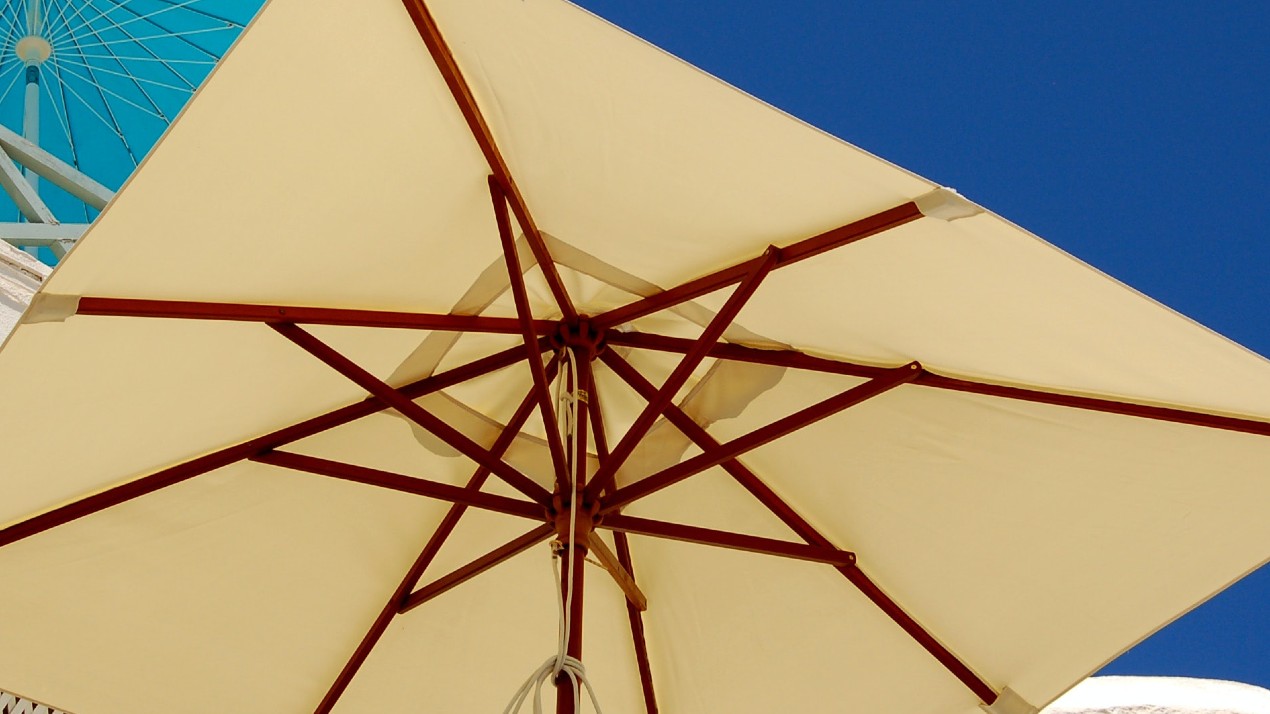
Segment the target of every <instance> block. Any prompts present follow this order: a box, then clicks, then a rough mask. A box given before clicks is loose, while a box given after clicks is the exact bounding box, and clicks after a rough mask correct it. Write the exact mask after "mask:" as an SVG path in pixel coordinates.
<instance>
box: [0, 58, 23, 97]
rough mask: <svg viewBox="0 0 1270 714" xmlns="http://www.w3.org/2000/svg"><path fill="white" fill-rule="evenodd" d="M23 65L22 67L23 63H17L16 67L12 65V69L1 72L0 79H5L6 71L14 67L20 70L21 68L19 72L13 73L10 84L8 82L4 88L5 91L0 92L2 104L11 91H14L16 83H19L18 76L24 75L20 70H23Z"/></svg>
mask: <svg viewBox="0 0 1270 714" xmlns="http://www.w3.org/2000/svg"><path fill="white" fill-rule="evenodd" d="M21 67H22V65H20V64H19V65H16V66H15V67H11V68H10V69H6V70H4V71H3V72H0V80H3V79H4V75H5V74H6V73H8V72H10V71H12V70H13V69H18V70H19V71H17V72H14V73H13V79H11V80H9V84H8V86H6V87H5V88H4V92H2V93H0V104H4V100H5V99H7V98H8V97H9V92H12V91H13V87H14V85H16V84H17V83H18V78H19V77H21V76H22V72H21V71H20V70H21Z"/></svg>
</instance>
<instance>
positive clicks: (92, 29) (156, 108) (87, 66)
mask: <svg viewBox="0 0 1270 714" xmlns="http://www.w3.org/2000/svg"><path fill="white" fill-rule="evenodd" d="M88 1H89V2H90V3H91V2H92V0H88ZM88 30H89V32H90V33H91V34H92V36H93V37H96V38H97V39H99V40H100V39H102V36H101V35H100V34H99V33H98V31H97V28H95V27H93V26H92V25H91V24H89V26H88ZM123 32H124V34H128V31H127V30H124V31H123ZM75 45H76V46H77V47H78V45H79V43H78V42H76V43H75ZM81 54H82V53H81ZM112 54H113V53H112ZM63 59H64V60H68V61H69V60H70V59H71V58H70V57H63ZM114 62H115V64H116V65H118V66H119V68H120V69H121V70H123V72H115V71H112V70H110V69H108V68H106V67H97V68H96V69H97V71H98V72H102V73H104V74H112V75H117V76H120V77H123V78H125V79H127V80H128V81H130V82H132V84H133V86H134V87H136V88H137V91H138V92H140V93H141V96H143V97H145V98H146V101H147V102H148V103H149V104H150V108H152V109H153V110H154V111H155V113H157V114H158V115H159V116H160V118H162V119H163V120H164V121H167V120H168V119H167V115H166V114H165V113H164V111H163V109H162V108H160V107H159V103H158V102H156V101H154V97H152V96H150V93H149V92H147V91H146V89H145V87H143V86H141V83H140V82H138V81H137V78H136V76H134V75H133V74H131V73H129V72H128V68H127V67H126V66H124V64H123V63H122V62H120V61H119V60H118V59H115V60H114ZM82 66H83V67H84V68H85V69H87V70H88V71H89V72H90V73H91V72H92V71H93V66H92V65H90V64H88V63H82ZM178 91H181V90H180V89H178Z"/></svg>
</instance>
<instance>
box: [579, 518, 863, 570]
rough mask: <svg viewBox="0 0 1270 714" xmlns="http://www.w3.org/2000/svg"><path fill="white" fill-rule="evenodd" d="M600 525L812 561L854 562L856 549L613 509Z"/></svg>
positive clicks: (600, 526)
mask: <svg viewBox="0 0 1270 714" xmlns="http://www.w3.org/2000/svg"><path fill="white" fill-rule="evenodd" d="M597 527H599V528H606V529H608V530H613V531H622V532H625V533H637V534H639V535H648V536H653V537H655V538H666V539H668V540H678V541H683V542H685V543H698V544H700V545H711V546H715V547H717V548H728V549H730V550H744V551H748V552H750V553H760V554H763V555H775V556H779V557H782V558H793V559H795V560H806V561H810V562H812V563H828V564H829V565H850V564H852V563H854V562H855V553H851V552H849V551H845V550H839V549H837V548H834V547H832V546H830V547H822V546H817V545H807V544H805V543H793V542H790V541H784V540H776V539H775V538H762V537H760V536H752V535H747V534H745V533H733V532H731V531H720V530H715V529H713V528H702V527H700V526H689V525H685V524H683V523H667V522H666V521H655V520H652V519H650V518H637V517H635V516H626V515H622V514H620V513H610V514H608V515H606V516H604V517H603V518H602V519H601V520H600V521H599V523H598V524H597Z"/></svg>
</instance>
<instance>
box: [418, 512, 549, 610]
mask: <svg viewBox="0 0 1270 714" xmlns="http://www.w3.org/2000/svg"><path fill="white" fill-rule="evenodd" d="M555 532H556V527H555V525H554V524H551V523H546V524H543V525H541V526H538V527H537V528H534V529H533V530H531V531H529V532H528V533H526V534H524V535H522V536H520V537H519V538H516V539H515V540H513V541H511V542H509V543H506V544H505V545H502V546H499V547H498V548H495V549H494V550H492V551H490V552H488V553H486V554H485V555H482V556H481V557H479V558H477V559H476V560H474V561H472V562H470V563H468V564H467V565H464V566H463V567H461V568H459V569H457V570H454V571H453V572H450V573H448V574H446V575H444V576H442V577H440V578H438V579H436V580H434V581H433V582H431V583H429V584H427V585H425V586H423V587H422V588H419V589H418V590H416V591H414V592H413V593H411V594H410V596H409V597H407V598H406V599H405V601H404V602H403V603H402V604H401V607H400V609H399V610H398V612H399V613H400V614H405V613H407V612H410V611H411V610H413V609H415V608H416V607H419V606H420V605H422V604H424V603H425V602H427V601H429V600H431V599H433V598H435V597H437V596H438V595H440V594H442V593H444V592H447V591H449V590H451V589H453V588H455V587H457V586H459V585H462V584H463V583H465V582H467V581H468V580H471V579H472V578H474V577H476V576H477V575H480V574H481V573H483V572H485V571H487V570H489V569H490V568H493V567H494V566H496V565H498V564H499V563H502V562H504V561H506V560H509V559H511V558H514V557H515V556H517V555H519V554H521V553H523V552H525V551H526V550H529V549H530V548H532V547H534V546H535V545H537V544H539V543H541V542H543V541H545V540H547V539H548V538H550V537H551V536H553V535H555Z"/></svg>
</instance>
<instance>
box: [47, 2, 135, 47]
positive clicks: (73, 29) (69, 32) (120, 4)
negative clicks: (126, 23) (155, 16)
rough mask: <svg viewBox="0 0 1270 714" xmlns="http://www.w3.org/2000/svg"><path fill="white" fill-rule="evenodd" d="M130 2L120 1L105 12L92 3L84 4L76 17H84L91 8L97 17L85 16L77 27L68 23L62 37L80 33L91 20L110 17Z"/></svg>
mask: <svg viewBox="0 0 1270 714" xmlns="http://www.w3.org/2000/svg"><path fill="white" fill-rule="evenodd" d="M129 2H132V0H120V1H119V2H118V3H116V4H115V5H112V6H110V7H108V8H106V9H105V10H103V9H101V8H99V7H97V6H96V5H93V4H92V3H84V4H82V5H80V7H79V11H77V12H76V13H75V17H80V16H83V12H84V10H87V9H89V8H90V7H91V8H92V9H93V10H95V11H96V12H97V15H96V16H94V17H87V16H83V19H82V20H81V21H80V24H78V25H75V26H73V27H72V26H71V25H70V23H67V24H66V26H65V28H64V29H65V32H64V33H63V35H62V37H65V36H67V35H72V36H73V35H74V34H75V33H76V32H79V31H80V30H81V29H83V27H84V24H85V23H87V22H90V21H91V20H93V19H95V17H97V16H102V15H109V14H110V13H112V12H114V11H115V10H118V9H120V8H122V7H123V6H125V5H127V4H128V3H129ZM75 17H72V18H71V20H72V21H73V20H74V19H75ZM50 39H52V38H50ZM59 39H60V38H59Z"/></svg>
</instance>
